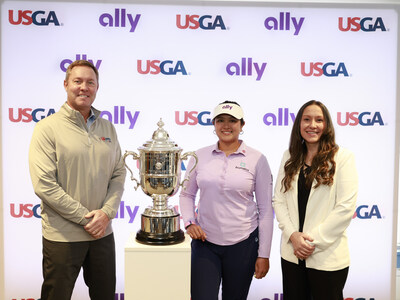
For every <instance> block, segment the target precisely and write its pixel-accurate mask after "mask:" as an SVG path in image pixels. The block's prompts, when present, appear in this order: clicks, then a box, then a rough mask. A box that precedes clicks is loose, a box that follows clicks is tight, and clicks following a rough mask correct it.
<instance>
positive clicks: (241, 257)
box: [191, 229, 258, 300]
mask: <svg viewBox="0 0 400 300" xmlns="http://www.w3.org/2000/svg"><path fill="white" fill-rule="evenodd" d="M257 257H258V229H256V230H255V231H254V232H253V233H251V235H250V236H249V238H247V239H246V240H244V241H242V242H240V243H237V244H235V245H232V246H219V245H215V244H212V243H210V242H207V241H205V242H202V241H201V240H193V241H192V264H191V273H192V275H191V296H192V300H218V293H219V287H220V284H221V280H222V299H225V300H245V299H247V294H248V293H249V288H250V284H251V280H252V279H253V275H254V269H255V264H256V260H257Z"/></svg>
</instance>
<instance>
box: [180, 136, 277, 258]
mask: <svg viewBox="0 0 400 300" xmlns="http://www.w3.org/2000/svg"><path fill="white" fill-rule="evenodd" d="M196 155H197V157H198V161H199V162H198V164H197V166H196V168H195V169H194V170H193V172H192V173H191V174H190V179H189V181H188V182H186V183H185V184H184V186H185V187H186V189H181V193H180V198H179V204H180V209H181V214H182V217H183V221H184V224H185V226H187V224H190V222H192V223H195V224H198V225H200V226H201V227H202V229H203V230H204V232H205V233H206V234H207V240H208V241H209V242H211V243H214V244H217V245H233V244H236V243H239V242H241V241H243V240H245V239H247V238H248V237H249V235H250V233H251V232H253V231H254V230H255V229H256V228H257V227H258V229H259V243H260V244H259V245H260V246H259V250H258V256H259V257H267V258H269V255H270V250H271V240H272V232H273V218H274V216H273V210H272V203H271V202H272V200H271V199H272V186H273V183H272V174H271V170H270V167H269V164H268V161H267V159H266V157H265V156H264V155H263V154H262V153H260V152H259V151H257V150H255V149H253V148H250V147H248V146H246V145H245V143H244V142H241V145H240V147H239V149H238V150H237V151H236V152H235V153H232V154H230V155H229V156H228V157H227V156H226V155H225V153H224V152H222V151H221V150H219V149H218V144H216V145H212V146H208V147H205V148H201V149H199V150H197V151H196ZM193 164H194V159H193V158H192V159H191V160H190V161H189V164H188V166H187V171H186V175H185V176H186V177H187V176H188V175H189V170H191V168H192V166H193ZM198 190H200V195H199V199H198V203H197V202H196V194H197V191H198ZM254 196H255V197H254ZM196 204H197V207H196Z"/></svg>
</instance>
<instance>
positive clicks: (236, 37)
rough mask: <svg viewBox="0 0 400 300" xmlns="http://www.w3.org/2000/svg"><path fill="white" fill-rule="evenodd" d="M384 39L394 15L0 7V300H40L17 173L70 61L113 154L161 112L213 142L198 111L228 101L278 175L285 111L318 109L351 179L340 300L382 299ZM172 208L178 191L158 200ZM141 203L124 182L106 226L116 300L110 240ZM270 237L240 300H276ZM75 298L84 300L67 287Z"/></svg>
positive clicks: (388, 175) (389, 239)
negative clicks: (347, 263)
mask: <svg viewBox="0 0 400 300" xmlns="http://www.w3.org/2000/svg"><path fill="white" fill-rule="evenodd" d="M186 27H187V28H186ZM397 36H398V14H397V11H396V10H395V9H392V8H391V7H388V6H382V7H380V8H377V7H371V6H366V5H364V6H361V5H359V6H358V7H357V8H354V7H351V6H343V7H342V8H340V7H337V6H336V7H332V6H326V5H314V6H312V5H307V6H305V5H301V6H296V5H293V6H288V5H281V6H279V5H275V6H273V5H266V4H261V3H260V4H253V5H251V4H246V5H245V4H243V3H240V2H238V3H234V4H233V3H230V4H221V3H214V4H213V3H205V2H199V3H197V5H196V4H191V5H186V6H182V5H178V4H171V5H166V4H155V3H154V4H105V3H98V4H88V3H52V2H32V1H29V2H18V1H5V2H4V3H3V5H2V8H1V37H2V40H1V45H2V50H1V51H2V59H1V74H2V82H1V85H2V112H3V117H2V145H3V148H2V154H3V161H2V164H3V183H2V184H3V195H2V197H3V220H4V273H5V292H4V293H5V299H7V300H11V299H16V300H22V299H38V298H39V297H40V285H41V224H40V208H39V203H40V200H39V199H38V198H37V197H36V196H35V195H34V193H33V190H32V187H31V182H30V178H29V170H28V162H27V158H28V155H27V153H28V146H29V141H30V137H31V133H32V130H33V127H34V125H35V124H36V122H37V121H39V120H40V119H41V118H43V117H45V116H47V115H48V114H51V113H54V112H55V111H57V110H58V109H59V108H60V106H61V105H62V103H63V102H64V101H65V100H66V95H65V91H64V89H63V85H62V84H63V79H64V76H65V73H64V72H65V68H66V67H67V66H68V64H69V63H70V62H72V61H73V60H75V59H79V58H84V59H89V60H91V61H93V63H94V64H95V65H97V66H98V68H99V72H100V89H99V92H98V95H97V99H96V101H95V103H94V106H95V107H96V108H98V109H100V110H103V111H104V115H103V117H104V118H108V119H109V120H110V121H112V122H113V123H114V124H115V126H116V129H117V132H118V134H119V140H120V144H121V148H122V150H123V151H125V150H133V151H137V148H138V147H140V146H141V145H142V144H143V143H144V142H145V141H147V140H149V139H150V138H151V135H152V133H153V131H154V130H156V128H157V126H156V123H157V121H158V120H159V119H160V118H161V117H162V119H163V121H164V123H165V126H164V128H165V129H166V130H167V131H168V132H169V134H170V137H171V139H172V140H174V141H175V142H176V143H177V144H178V145H179V146H180V147H181V148H183V151H184V152H186V151H193V150H196V149H198V148H200V147H203V146H205V145H209V144H212V143H215V142H216V140H217V138H216V136H215V135H213V133H212V131H213V127H212V126H210V111H211V110H212V109H213V107H214V106H215V105H216V104H218V103H219V102H222V101H224V100H233V101H237V102H239V103H240V104H241V106H242V107H243V109H244V111H245V121H246V125H245V127H244V131H245V133H244V135H243V136H242V138H243V139H244V140H245V141H246V143H247V144H248V145H250V146H252V147H254V148H256V149H258V150H260V151H262V152H263V153H264V154H265V155H266V156H267V159H268V160H269V163H270V166H271V168H272V171H273V174H274V175H275V176H276V174H277V171H278V167H279V163H280V159H281V155H282V153H283V151H284V150H285V149H286V147H287V145H288V141H289V135H290V130H291V126H292V124H293V118H294V117H295V114H296V112H297V110H298V109H299V108H300V106H301V105H302V104H303V103H304V102H306V101H308V100H311V99H316V100H320V101H322V102H323V103H324V104H326V106H327V107H328V108H329V109H330V112H331V114H332V118H333V121H334V124H335V128H336V133H337V142H338V143H339V144H340V145H341V146H343V147H346V148H349V149H351V150H352V151H354V152H355V154H356V158H357V167H358V171H359V175H360V191H359V198H358V205H357V212H356V213H355V218H354V219H353V222H352V223H351V225H350V228H349V240H350V249H351V260H352V264H351V267H350V273H349V278H348V281H347V285H346V288H345V298H346V299H349V300H350V299H375V300H378V299H381V300H386V299H390V297H391V292H390V291H391V287H392V283H393V280H392V278H391V274H392V271H391V269H392V267H394V266H395V262H393V261H392V250H393V247H392V245H393V236H392V229H393V222H394V214H393V208H394V206H393V199H394V194H393V193H394V181H393V177H394V174H395V164H394V162H395V146H396V145H395V129H396V114H395V112H396V82H397V77H396V76H397V51H398V50H397ZM184 165H186V162H184ZM134 171H135V172H137V169H134ZM177 203H178V196H177V195H176V196H174V197H172V198H171V199H170V204H172V205H177ZM150 204H151V199H150V198H149V197H147V196H145V195H144V193H143V192H142V191H139V190H138V191H136V192H135V191H134V190H133V183H132V182H131V180H130V179H129V176H128V177H127V181H126V185H125V193H124V196H123V199H122V202H121V206H120V211H119V213H118V216H117V218H116V219H115V220H114V221H113V227H114V232H115V237H116V249H117V291H116V292H117V295H116V299H119V300H122V299H123V293H124V267H125V266H124V245H125V243H126V242H127V238H128V236H129V234H130V233H131V232H136V231H137V230H138V229H139V227H140V213H141V212H142V211H143V210H144V208H145V207H147V206H149V205H150ZM279 239H280V231H279V230H278V228H277V226H276V224H275V231H274V237H273V248H272V253H271V255H272V256H271V270H270V272H269V274H268V276H267V277H266V278H264V279H262V280H254V281H253V283H252V286H251V290H250V293H249V299H250V300H253V299H254V300H256V299H257V300H268V299H271V300H272V299H273V300H282V299H281V297H280V294H281V291H282V288H281V275H280V257H279ZM177 263H179V262H177ZM126 267H129V268H134V267H135V266H126ZM177 288H179V287H177ZM73 299H75V300H80V299H88V296H87V291H86V287H85V286H84V283H83V281H82V280H81V278H80V279H79V280H78V282H77V287H76V290H75V292H74V296H73ZM168 300H169V299H168ZM171 300H175V299H171Z"/></svg>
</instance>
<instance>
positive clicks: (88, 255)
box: [41, 234, 116, 300]
mask: <svg viewBox="0 0 400 300" xmlns="http://www.w3.org/2000/svg"><path fill="white" fill-rule="evenodd" d="M81 267H83V278H84V280H85V283H86V285H87V286H88V287H89V295H90V299H92V300H113V299H114V298H115V283H116V279H115V243H114V235H113V234H110V235H108V236H106V237H104V238H102V239H99V240H94V241H88V242H71V243H69V242H53V241H49V240H46V239H45V238H43V279H44V280H43V284H42V293H41V300H64V299H65V300H69V299H71V295H72V292H73V289H74V285H75V281H76V279H77V277H78V275H79V272H80V269H81Z"/></svg>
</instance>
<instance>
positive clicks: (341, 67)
mask: <svg viewBox="0 0 400 300" xmlns="http://www.w3.org/2000/svg"><path fill="white" fill-rule="evenodd" d="M301 75H303V76H316V77H318V76H322V75H324V76H326V77H338V76H339V75H342V76H344V77H348V76H349V73H348V72H347V69H346V66H345V64H344V63H343V62H340V63H338V64H336V63H334V62H327V63H323V62H310V63H309V64H308V66H306V63H305V62H302V63H301Z"/></svg>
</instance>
